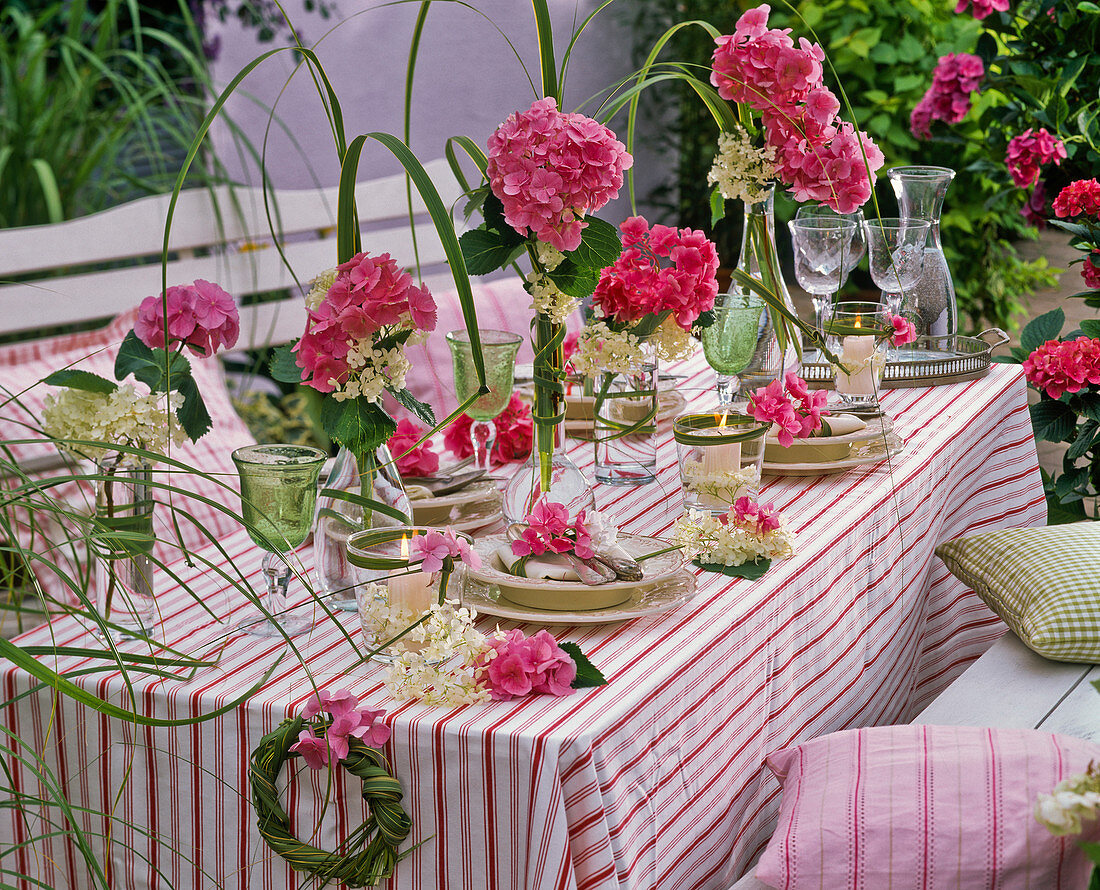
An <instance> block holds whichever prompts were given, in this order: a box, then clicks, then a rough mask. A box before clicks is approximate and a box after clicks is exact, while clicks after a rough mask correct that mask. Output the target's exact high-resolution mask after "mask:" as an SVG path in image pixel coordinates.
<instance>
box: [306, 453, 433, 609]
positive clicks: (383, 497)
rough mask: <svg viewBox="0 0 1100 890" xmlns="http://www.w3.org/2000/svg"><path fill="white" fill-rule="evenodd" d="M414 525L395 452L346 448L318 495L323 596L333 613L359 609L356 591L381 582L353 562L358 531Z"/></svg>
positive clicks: (316, 530)
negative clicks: (351, 544) (350, 549)
mask: <svg viewBox="0 0 1100 890" xmlns="http://www.w3.org/2000/svg"><path fill="white" fill-rule="evenodd" d="M326 492H330V493H329V494H326ZM340 494H347V495H351V496H354V497H357V498H365V499H369V500H371V501H375V502H377V503H378V504H380V505H381V506H380V507H379V508H377V509H368V508H367V507H365V506H364V505H363V504H362V503H356V502H354V501H349V500H345V499H344V498H342V497H340V496H339V495H340ZM396 514H401V515H400V517H399V516H398V515H396ZM411 521H412V505H411V504H410V503H409V496H408V494H407V493H406V492H405V484H404V482H403V481H402V479H401V474H400V472H398V469H397V464H396V463H394V461H393V456H392V455H391V454H390V450H389V448H388V447H387V446H386V445H381V446H379V447H378V448H377V449H375V450H374V451H372V452H367V453H366V454H359V455H357V454H355V452H353V451H351V450H349V449H347V448H341V449H340V451H339V452H338V453H337V455H336V459H335V461H334V462H333V465H332V470H331V471H330V473H329V476H328V480H327V481H326V482H325V484H324V486H323V487H322V489H321V491H320V492H319V493H318V495H317V510H316V513H315V516H314V522H313V559H314V568H315V571H316V574H317V592H318V593H319V594H320V595H321V596H326V597H327V599H326V600H325V602H326V603H327V604H328V606H329V608H330V609H339V610H343V611H349V612H354V611H356V610H357V608H358V607H357V604H356V599H355V588H356V587H357V586H358V585H360V584H365V583H366V582H368V581H371V580H375V579H374V577H373V576H372V575H371V572H370V571H369V570H366V569H361V568H357V567H356V566H354V565H353V564H352V563H350V562H349V561H348V553H347V543H348V537H349V536H350V535H351V534H352V532H357V531H361V530H363V529H369V528H390V527H397V526H403V525H409V524H410V522H411Z"/></svg>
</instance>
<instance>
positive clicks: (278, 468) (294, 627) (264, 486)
mask: <svg viewBox="0 0 1100 890" xmlns="http://www.w3.org/2000/svg"><path fill="white" fill-rule="evenodd" d="M326 457H327V455H326V454H325V453H324V452H323V451H321V450H320V449H318V448H309V447H307V446H304V445H246V446H245V447H244V448H238V449H237V450H236V451H234V452H233V463H234V464H236V465H237V474H238V475H239V476H240V479H241V510H242V515H243V518H244V521H245V525H246V526H247V528H248V534H249V537H251V538H252V540H253V542H254V543H255V544H256V546H257V547H260V548H261V549H262V550H264V551H265V552H264V561H263V573H264V578H266V579H267V596H266V598H265V599H264V603H265V606H264V609H265V610H266V614H265V612H264V611H260V612H257V613H255V614H254V615H252V616H250V617H248V618H246V619H245V620H244V621H242V622H241V623H240V624H239V625H237V629H238V630H243V631H245V632H246V633H250V634H255V635H256V636H261V637H279V636H282V635H283V634H286V635H287V636H294V635H295V634H299V633H302V631H305V630H309V629H310V628H311V627H313V621H312V619H310V618H306V617H292V616H290V615H287V614H286V611H285V610H286V589H287V585H288V584H289V582H290V576H291V574H292V571H291V568H290V564H289V563H288V562H287V558H286V555H287V554H288V553H290V552H291V551H292V550H294V549H295V548H296V547H299V546H301V544H302V542H303V541H304V540H305V539H306V536H307V535H308V534H309V530H310V529H311V528H312V527H313V509H314V506H315V504H316V502H317V477H318V476H319V475H320V472H321V467H322V466H323V465H324V463H325V459H326ZM268 616H270V617H268Z"/></svg>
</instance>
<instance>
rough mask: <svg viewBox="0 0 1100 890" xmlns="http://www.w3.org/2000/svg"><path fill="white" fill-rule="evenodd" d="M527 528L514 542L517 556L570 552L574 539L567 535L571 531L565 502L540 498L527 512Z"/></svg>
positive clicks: (514, 550)
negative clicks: (559, 502) (560, 502)
mask: <svg viewBox="0 0 1100 890" xmlns="http://www.w3.org/2000/svg"><path fill="white" fill-rule="evenodd" d="M526 523H527V525H526V528H524V529H523V532H522V534H521V536H520V538H519V540H517V541H513V542H512V553H513V554H515V555H516V556H541V555H542V554H544V553H546V552H547V551H550V552H551V553H568V552H569V551H570V550H572V549H573V540H572V539H571V538H569V537H567V534H568V533H569V532H570V531H571V523H570V518H569V509H568V508H567V507H566V506H565V505H564V504H558V503H555V502H554V501H550V500H548V499H547V498H546V497H545V496H543V497H541V498H539V499H538V500H537V501H536V502H535V505H534V506H533V507H532V508H531V512H530V513H528V514H527V520H526Z"/></svg>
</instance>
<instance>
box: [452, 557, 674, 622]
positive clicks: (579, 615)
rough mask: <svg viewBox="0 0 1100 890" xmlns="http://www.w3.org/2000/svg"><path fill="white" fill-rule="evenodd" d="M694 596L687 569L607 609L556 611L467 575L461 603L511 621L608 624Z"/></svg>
mask: <svg viewBox="0 0 1100 890" xmlns="http://www.w3.org/2000/svg"><path fill="white" fill-rule="evenodd" d="M693 596H695V576H694V575H693V574H692V573H691V572H689V571H687V570H686V569H677V571H676V572H675V573H674V574H672V575H670V576H669V577H667V578H665V580H663V581H659V582H658V583H656V584H653V585H652V586H648V587H638V588H636V589H635V590H634V591H633V593H631V596H630V598H629V599H628V600H627V601H626V602H625V603H620V604H619V605H617V606H612V607H610V608H608V609H592V610H590V611H585V612H557V611H552V610H549V609H533V608H530V607H528V606H518V605H516V604H515V603H513V602H511V601H509V600H507V599H505V598H504V597H502V596H501V595H500V591H499V590H498V589H497V587H496V586H495V585H493V584H486V583H484V582H481V581H476V580H473V579H470V580H468V581H467V586H466V592H465V593H464V594H463V595H462V604H463V605H464V606H469V607H470V608H471V609H475V610H476V611H477V612H479V613H481V614H482V615H495V616H496V617H498V618H511V619H512V620H514V621H530V622H532V623H536V624H607V623H610V622H613V621H630V620H631V619H632V618H641V617H642V616H644V615H657V614H659V613H661V612H667V611H669V610H670V609H675V608H676V607H677V606H681V605H683V604H684V603H686V602H687V601H688V600H690V599H691V598H692V597H693Z"/></svg>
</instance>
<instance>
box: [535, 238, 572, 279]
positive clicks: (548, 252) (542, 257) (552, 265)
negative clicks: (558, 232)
mask: <svg viewBox="0 0 1100 890" xmlns="http://www.w3.org/2000/svg"><path fill="white" fill-rule="evenodd" d="M535 256H536V257H538V260H539V263H540V264H541V265H542V267H543V268H544V269H545V270H546V271H547V272H553V271H554V270H555V269H556V268H558V266H560V265H561V264H562V263H563V262H564V261H565V254H564V253H562V252H561V251H560V250H558V249H557V248H556V247H555V246H554V245H553V244H549V243H547V242H546V241H536V242H535Z"/></svg>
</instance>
